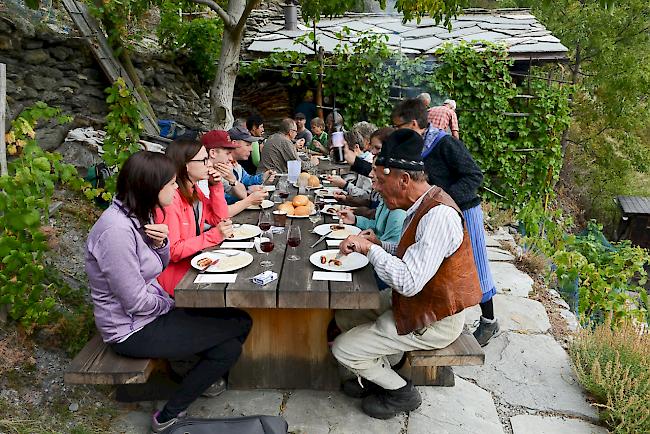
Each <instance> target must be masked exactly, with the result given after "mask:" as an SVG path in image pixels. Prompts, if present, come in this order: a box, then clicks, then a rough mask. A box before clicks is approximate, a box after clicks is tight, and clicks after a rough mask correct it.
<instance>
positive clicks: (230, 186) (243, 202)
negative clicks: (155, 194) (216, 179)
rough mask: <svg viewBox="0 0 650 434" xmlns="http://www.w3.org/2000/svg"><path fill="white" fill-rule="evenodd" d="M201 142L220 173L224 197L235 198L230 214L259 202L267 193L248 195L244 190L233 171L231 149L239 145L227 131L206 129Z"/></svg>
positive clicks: (257, 192) (260, 192) (258, 192)
mask: <svg viewBox="0 0 650 434" xmlns="http://www.w3.org/2000/svg"><path fill="white" fill-rule="evenodd" d="M201 143H203V146H205V149H206V150H207V151H208V158H209V159H210V162H211V163H212V166H213V167H214V168H215V169H216V170H217V172H219V175H221V178H222V182H223V187H224V192H225V193H226V198H228V196H232V197H234V198H235V199H236V200H237V202H236V203H234V204H233V205H231V206H230V207H229V208H230V215H231V216H233V215H235V214H238V213H239V212H240V211H242V210H243V209H244V208H246V207H248V206H250V205H259V204H261V203H262V200H264V197H265V196H267V195H268V193H266V192H264V191H256V192H253V193H251V194H250V195H249V194H248V193H247V192H246V186H244V185H243V184H242V183H241V182H239V181H238V180H237V178H236V177H235V174H234V173H233V158H232V151H233V149H236V148H238V147H239V146H240V145H239V143H237V142H233V141H232V140H230V136H229V135H228V132H227V131H224V130H211V131H208V132H207V133H205V134H203V135H202V136H201ZM231 202H232V201H231Z"/></svg>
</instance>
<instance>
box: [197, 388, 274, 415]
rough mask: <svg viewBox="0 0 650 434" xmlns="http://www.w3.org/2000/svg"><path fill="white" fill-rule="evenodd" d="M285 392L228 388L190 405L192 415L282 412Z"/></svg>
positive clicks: (269, 413)
mask: <svg viewBox="0 0 650 434" xmlns="http://www.w3.org/2000/svg"><path fill="white" fill-rule="evenodd" d="M282 398H283V393H282V392H281V391H279V390H226V391H225V392H224V393H222V394H221V395H219V396H217V397H215V398H199V399H197V400H196V401H194V402H193V403H192V405H190V408H189V409H188V410H189V411H188V413H189V415H190V416H192V417H240V416H251V415H254V414H268V415H271V416H277V415H279V414H280V410H281V409H280V407H281V406H282Z"/></svg>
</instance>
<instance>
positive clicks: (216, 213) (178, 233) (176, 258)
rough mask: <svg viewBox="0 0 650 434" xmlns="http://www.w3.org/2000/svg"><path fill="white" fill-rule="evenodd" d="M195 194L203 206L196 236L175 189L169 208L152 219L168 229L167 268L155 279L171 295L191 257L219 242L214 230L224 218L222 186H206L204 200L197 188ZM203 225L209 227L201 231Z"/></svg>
mask: <svg viewBox="0 0 650 434" xmlns="http://www.w3.org/2000/svg"><path fill="white" fill-rule="evenodd" d="M196 192H197V193H198V195H199V198H200V200H201V202H202V203H203V208H202V213H201V214H202V215H200V216H199V221H200V222H201V224H200V226H201V227H200V228H199V233H200V235H198V236H197V235H196V223H195V220H194V209H193V208H192V205H191V204H189V203H187V201H186V200H185V199H184V198H183V196H181V193H180V191H179V190H177V191H176V194H175V195H174V201H173V202H172V203H171V205H169V206H167V207H165V210H164V212H163V211H161V210H160V209H158V210H157V211H156V215H155V217H154V220H155V222H156V223H165V224H166V225H167V226H168V227H169V250H170V260H169V265H168V266H167V268H165V270H164V271H163V272H162V274H160V276H158V282H160V284H161V285H162V287H163V289H164V290H165V291H167V292H168V293H169V294H170V295H172V296H173V295H174V288H175V287H176V285H177V284H178V282H180V281H181V279H182V278H183V276H184V275H185V273H186V272H187V270H189V268H190V260H191V258H192V256H194V255H195V254H196V253H198V252H200V251H201V250H203V249H206V248H208V247H212V246H216V245H217V244H220V243H221V242H222V241H223V236H222V235H221V232H220V231H219V229H217V228H216V227H215V226H216V225H217V224H218V223H219V222H220V221H221V220H225V219H227V218H228V205H227V204H226V199H225V197H224V193H223V184H221V183H218V184H216V185H213V186H210V198H206V197H205V195H204V194H203V193H201V190H200V189H198V188H196ZM203 222H207V223H208V224H210V225H211V226H213V227H212V228H210V229H209V230H208V231H206V232H204V231H203V226H204V225H203Z"/></svg>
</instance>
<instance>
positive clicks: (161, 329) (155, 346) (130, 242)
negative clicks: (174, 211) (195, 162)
mask: <svg viewBox="0 0 650 434" xmlns="http://www.w3.org/2000/svg"><path fill="white" fill-rule="evenodd" d="M175 172H176V168H175V167H174V165H173V164H172V162H171V161H170V160H169V159H168V158H167V157H166V156H165V155H163V154H159V153H154V152H148V151H141V152H137V153H135V154H133V155H132V156H131V157H130V158H129V159H128V160H127V161H126V162H125V163H124V166H123V167H122V170H121V171H120V174H119V176H118V178H117V194H116V196H115V199H114V200H113V203H112V204H111V206H110V207H109V208H108V209H107V210H106V211H104V213H103V214H102V216H101V217H100V218H99V220H97V222H96V223H95V225H94V226H93V228H92V229H91V230H90V234H89V235H88V242H87V244H86V272H87V273H88V280H89V283H90V288H91V296H92V299H93V303H94V313H95V324H96V325H97V328H98V330H99V332H100V334H101V335H102V338H103V340H104V342H106V343H107V344H109V345H110V346H111V347H112V348H113V350H115V352H116V353H118V354H122V355H125V356H129V357H140V358H149V357H151V358H185V357H190V356H194V355H196V356H198V357H199V361H198V362H196V364H195V365H194V367H193V368H192V369H191V370H190V371H189V372H188V373H187V375H186V376H185V377H184V378H183V380H182V382H181V385H180V388H179V389H178V391H177V392H176V393H175V394H174V396H173V397H172V398H171V399H170V400H169V401H168V402H167V404H166V405H165V406H164V407H163V409H162V410H161V411H159V412H156V414H154V416H153V420H152V422H151V428H152V430H153V432H160V431H162V430H164V429H166V428H168V427H169V426H171V425H173V424H174V423H175V422H176V421H177V420H178V419H179V418H180V417H183V416H184V415H185V410H186V409H187V407H188V406H189V405H190V404H191V403H192V402H193V401H194V400H196V398H198V397H199V396H200V395H201V394H202V393H203V392H205V391H206V390H207V389H208V388H209V387H210V385H212V384H213V383H215V381H217V380H219V379H220V378H221V377H222V376H223V375H224V374H226V373H227V372H228V370H229V369H230V367H231V366H232V365H233V364H234V363H235V362H236V361H237V359H238V358H239V355H240V354H241V347H242V344H243V343H244V341H245V340H246V337H247V336H248V332H249V331H250V328H251V325H252V321H251V318H250V317H249V316H248V314H246V313H245V312H243V311H241V310H238V309H232V308H228V309H180V308H179V309H175V308H174V300H173V299H172V298H170V297H169V295H168V294H167V293H166V292H165V291H164V290H163V289H162V287H161V286H160V284H159V283H158V281H157V279H156V278H157V277H158V275H159V274H160V273H161V272H162V271H163V269H164V268H165V267H166V266H167V263H168V262H169V243H168V242H167V226H166V225H164V224H152V221H153V219H152V217H153V213H154V210H155V209H156V208H164V207H165V206H167V205H169V204H170V203H171V201H172V199H173V197H174V193H175V191H176V189H177V188H178V186H177V185H176V173H175Z"/></svg>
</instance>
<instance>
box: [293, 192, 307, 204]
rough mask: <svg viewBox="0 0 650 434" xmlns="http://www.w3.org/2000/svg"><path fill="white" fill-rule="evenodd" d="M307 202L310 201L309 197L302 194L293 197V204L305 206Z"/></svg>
mask: <svg viewBox="0 0 650 434" xmlns="http://www.w3.org/2000/svg"><path fill="white" fill-rule="evenodd" d="M307 203H309V198H308V197H307V196H304V195H302V194H299V195H297V196H296V197H294V198H293V206H305V205H307Z"/></svg>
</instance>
